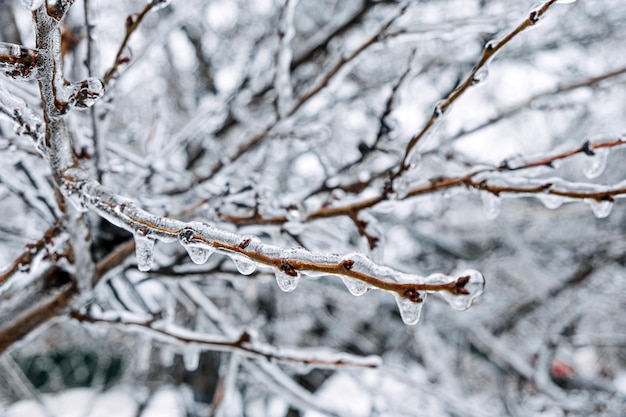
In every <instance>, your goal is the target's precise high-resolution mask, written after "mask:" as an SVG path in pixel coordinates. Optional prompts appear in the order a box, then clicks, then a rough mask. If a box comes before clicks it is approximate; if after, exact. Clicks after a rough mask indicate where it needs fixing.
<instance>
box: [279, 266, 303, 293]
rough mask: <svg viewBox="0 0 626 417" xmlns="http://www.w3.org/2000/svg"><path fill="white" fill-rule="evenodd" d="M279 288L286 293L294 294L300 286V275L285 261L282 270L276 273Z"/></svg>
mask: <svg viewBox="0 0 626 417" xmlns="http://www.w3.org/2000/svg"><path fill="white" fill-rule="evenodd" d="M274 274H275V276H276V283H277V284H278V287H279V288H280V289H281V290H283V291H284V292H292V291H293V290H295V289H296V287H297V286H298V282H299V281H300V273H299V272H298V271H296V270H295V269H294V268H293V267H292V266H291V265H290V264H289V262H288V261H287V260H283V262H282V264H281V266H280V268H278V269H276V271H275V272H274Z"/></svg>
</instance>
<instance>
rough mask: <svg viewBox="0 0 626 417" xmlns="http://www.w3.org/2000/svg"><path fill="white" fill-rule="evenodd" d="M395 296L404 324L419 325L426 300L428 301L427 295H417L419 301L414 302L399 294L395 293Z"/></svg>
mask: <svg viewBox="0 0 626 417" xmlns="http://www.w3.org/2000/svg"><path fill="white" fill-rule="evenodd" d="M393 295H394V297H395V298H396V304H397V305H398V309H399V310H400V317H402V321H403V322H404V324H417V322H418V321H419V319H420V313H421V312H422V306H423V305H424V300H426V293H417V294H416V295H415V297H414V298H415V299H416V300H417V301H412V300H410V299H408V298H405V297H402V296H400V295H399V294H397V293H393Z"/></svg>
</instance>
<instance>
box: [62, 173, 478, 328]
mask: <svg viewBox="0 0 626 417" xmlns="http://www.w3.org/2000/svg"><path fill="white" fill-rule="evenodd" d="M62 183H63V188H64V191H65V193H66V194H67V195H68V196H69V197H70V199H71V201H72V202H73V203H74V204H76V206H77V207H78V208H80V209H81V210H87V209H93V210H95V211H96V212H97V213H98V214H99V215H101V216H102V217H104V218H105V219H107V220H109V221H110V222H111V223H113V224H115V225H117V226H119V227H121V228H124V229H126V230H128V231H129V232H131V233H133V235H134V238H135V251H136V255H137V263H138V266H139V269H141V270H144V271H147V270H149V269H150V268H151V265H152V260H153V250H154V244H155V240H160V241H163V242H175V241H178V242H179V243H180V244H181V245H182V246H183V247H184V248H185V249H186V250H187V252H188V253H189V256H190V257H191V259H192V261H194V262H195V263H205V262H206V261H207V260H208V258H209V256H210V255H211V254H212V253H213V252H215V251H218V252H221V253H223V254H225V255H227V256H229V257H231V258H232V259H233V262H235V265H236V266H237V269H238V270H239V272H241V273H242V274H244V275H248V274H251V273H252V272H254V271H255V269H256V267H257V265H263V266H267V267H271V268H273V269H274V274H275V275H276V281H277V283H278V285H279V287H280V288H281V289H282V290H283V291H287V292H289V291H293V290H295V289H296V287H297V285H298V282H299V280H300V276H301V274H305V275H313V276H316V275H338V276H340V277H341V278H342V280H343V281H344V283H345V284H346V286H347V287H348V289H349V290H350V292H351V293H353V294H355V295H362V294H364V293H365V292H367V291H368V290H370V289H379V290H384V291H388V292H391V293H393V294H394V296H395V297H396V301H397V303H398V305H399V307H400V311H401V313H402V317H403V319H404V320H405V321H406V322H408V323H416V322H417V320H418V319H419V314H420V311H421V307H422V303H423V301H424V300H425V298H426V294H427V293H429V292H439V293H440V294H441V295H442V296H443V297H444V298H445V299H446V300H447V301H448V302H449V303H450V304H451V305H452V306H453V307H455V308H457V309H460V310H464V309H466V308H469V307H470V306H471V305H472V303H473V302H474V300H475V299H476V297H478V296H479V295H480V294H482V291H483V287H484V278H483V276H482V275H481V274H480V273H479V272H477V271H473V270H468V271H464V272H461V273H459V274H457V276H456V277H452V276H446V275H443V274H433V275H430V276H428V277H422V276H420V275H414V274H406V273H402V272H399V271H396V270H394V269H391V268H388V267H382V266H379V265H376V264H375V263H374V262H372V261H371V260H370V259H369V258H367V257H365V256H364V255H362V254H360V253H351V254H348V255H345V256H340V255H335V254H324V253H315V252H309V251H307V250H305V249H302V248H292V249H284V248H281V247H278V246H274V245H268V244H263V243H261V241H260V240H259V239H258V238H256V237H254V236H246V235H239V234H236V233H231V232H227V231H224V230H220V229H218V228H216V227H213V226H211V225H209V224H206V223H202V222H183V221H180V220H176V219H172V218H168V217H161V216H156V215H154V214H151V213H149V212H147V211H145V210H142V209H141V208H139V207H137V206H136V205H135V204H134V203H133V202H132V201H131V200H128V199H125V198H122V197H120V196H118V195H116V194H114V193H112V192H111V191H109V190H107V189H106V188H104V187H103V186H102V185H101V184H99V183H98V182H97V181H95V180H92V179H88V177H87V176H86V175H85V173H84V172H83V171H82V170H79V169H71V170H68V171H66V173H65V175H64V176H63V181H62Z"/></svg>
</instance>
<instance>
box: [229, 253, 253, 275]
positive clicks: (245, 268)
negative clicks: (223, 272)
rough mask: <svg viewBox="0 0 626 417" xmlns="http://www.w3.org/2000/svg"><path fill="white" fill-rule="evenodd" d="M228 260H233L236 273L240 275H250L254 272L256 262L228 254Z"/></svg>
mask: <svg viewBox="0 0 626 417" xmlns="http://www.w3.org/2000/svg"><path fill="white" fill-rule="evenodd" d="M229 255H230V259H232V260H233V262H234V264H235V267H236V268H237V271H239V273H240V274H241V275H250V274H252V273H253V272H254V271H256V262H254V261H252V260H250V259H249V258H247V257H245V256H243V255H240V254H229Z"/></svg>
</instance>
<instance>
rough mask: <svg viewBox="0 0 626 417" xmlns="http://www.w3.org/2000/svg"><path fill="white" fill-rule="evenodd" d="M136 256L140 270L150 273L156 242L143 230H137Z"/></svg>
mask: <svg viewBox="0 0 626 417" xmlns="http://www.w3.org/2000/svg"><path fill="white" fill-rule="evenodd" d="M135 254H136V256H137V267H138V268H139V270H140V271H149V270H150V268H151V267H152V261H153V259H154V240H153V239H151V238H150V237H148V232H146V231H145V230H143V229H137V231H136V232H135Z"/></svg>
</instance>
